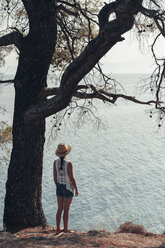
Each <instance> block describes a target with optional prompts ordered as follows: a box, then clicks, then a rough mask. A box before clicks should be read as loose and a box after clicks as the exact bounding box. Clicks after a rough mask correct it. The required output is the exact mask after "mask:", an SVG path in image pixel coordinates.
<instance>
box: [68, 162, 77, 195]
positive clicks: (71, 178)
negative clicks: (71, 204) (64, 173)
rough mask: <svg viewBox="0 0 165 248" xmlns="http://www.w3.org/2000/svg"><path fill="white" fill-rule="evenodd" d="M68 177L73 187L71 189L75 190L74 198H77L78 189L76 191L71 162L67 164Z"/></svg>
mask: <svg viewBox="0 0 165 248" xmlns="http://www.w3.org/2000/svg"><path fill="white" fill-rule="evenodd" d="M68 176H69V179H70V181H71V183H72V185H73V188H74V189H75V196H78V189H77V185H76V180H75V178H74V176H73V166H72V163H71V162H69V163H68Z"/></svg>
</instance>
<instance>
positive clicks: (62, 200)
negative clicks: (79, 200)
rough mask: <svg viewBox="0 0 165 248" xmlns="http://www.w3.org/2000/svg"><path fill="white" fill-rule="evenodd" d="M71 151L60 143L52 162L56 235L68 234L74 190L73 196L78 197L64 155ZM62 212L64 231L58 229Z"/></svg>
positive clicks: (70, 168)
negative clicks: (55, 200)
mask: <svg viewBox="0 0 165 248" xmlns="http://www.w3.org/2000/svg"><path fill="white" fill-rule="evenodd" d="M70 151H71V147H70V146H68V145H67V144H65V143H60V144H59V145H58V147H57V150H56V152H55V154H56V155H57V156H58V157H59V159H57V160H55V161H54V166H53V175H54V182H55V184H56V195H57V203H58V210H57V214H56V225H57V234H58V233H60V232H61V231H64V232H69V230H68V219H69V207H70V204H71V202H72V198H73V194H74V190H75V196H78V189H77V185H76V181H75V179H74V176H73V166H72V163H71V162H69V161H67V160H66V155H67V154H68V153H69V152H70ZM62 212H63V222H64V229H63V230H61V229H60V223H61V215H62Z"/></svg>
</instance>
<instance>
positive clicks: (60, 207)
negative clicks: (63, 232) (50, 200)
mask: <svg viewBox="0 0 165 248" xmlns="http://www.w3.org/2000/svg"><path fill="white" fill-rule="evenodd" d="M57 203H58V210H57V214H56V225H57V233H60V223H61V214H62V211H63V209H64V198H63V197H59V196H58V197H57Z"/></svg>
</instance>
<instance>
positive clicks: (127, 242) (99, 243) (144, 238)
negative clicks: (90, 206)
mask: <svg viewBox="0 0 165 248" xmlns="http://www.w3.org/2000/svg"><path fill="white" fill-rule="evenodd" d="M164 241H165V235H164V234H162V235H161V234H151V233H146V234H145V235H144V234H133V233H110V232H106V231H96V230H90V231H87V232H77V231H72V232H70V233H63V232H61V233H60V234H58V235H56V232H55V230H53V229H52V228H51V229H42V228H40V227H39V228H29V229H24V230H22V231H19V232H17V233H15V234H11V233H8V232H4V231H3V232H0V248H18V247H25V248H54V247H57V248H58V247H59V248H69V247H76V248H81V247H83V248H84V247H102V248H144V247H145V248H149V247H154V248H165V243H164ZM163 243H164V244H163Z"/></svg>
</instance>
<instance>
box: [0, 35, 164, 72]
mask: <svg viewBox="0 0 165 248" xmlns="http://www.w3.org/2000/svg"><path fill="white" fill-rule="evenodd" d="M150 45H151V40H149V41H148V44H147V43H145V44H144V46H141V47H142V49H140V45H139V42H138V41H137V40H136V39H135V37H134V36H133V35H131V34H130V32H128V33H127V34H126V35H125V40H124V41H122V42H118V43H117V44H116V45H115V46H114V47H113V48H112V49H111V50H110V51H109V52H108V54H107V55H106V56H105V57H104V58H103V59H102V60H101V63H102V64H103V68H104V70H105V72H106V73H150V72H152V71H153V69H154V60H153V58H152V54H151V52H150V49H149V47H150ZM144 47H145V48H144ZM157 53H159V55H160V56H164V57H165V39H164V38H163V39H161V40H160V42H159V43H158V45H157ZM16 67H17V60H16V59H15V58H14V56H9V57H8V58H7V63H6V66H5V69H4V68H3V69H1V70H0V72H6V73H7V74H13V73H15V71H16Z"/></svg>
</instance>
